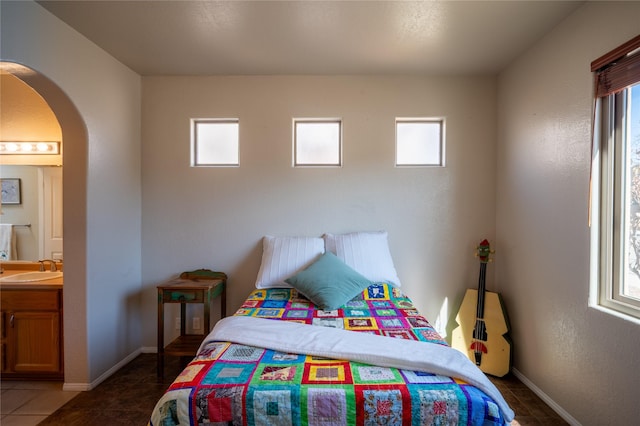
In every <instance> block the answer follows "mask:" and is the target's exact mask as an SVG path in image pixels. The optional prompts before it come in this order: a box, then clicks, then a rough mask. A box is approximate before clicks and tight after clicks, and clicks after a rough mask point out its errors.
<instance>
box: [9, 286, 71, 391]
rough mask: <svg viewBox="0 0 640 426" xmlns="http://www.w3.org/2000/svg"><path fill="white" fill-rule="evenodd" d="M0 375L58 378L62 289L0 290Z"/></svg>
mask: <svg viewBox="0 0 640 426" xmlns="http://www.w3.org/2000/svg"><path fill="white" fill-rule="evenodd" d="M0 300H1V303H0V304H1V309H0V311H1V312H0V322H1V324H0V327H1V332H2V343H1V344H2V350H1V351H0V357H1V360H0V368H1V370H2V378H3V379H10V378H15V379H29V378H35V379H62V378H63V360H62V289H60V288H55V287H54V288H51V289H29V288H25V289H19V290H5V289H3V290H2V292H1V293H0Z"/></svg>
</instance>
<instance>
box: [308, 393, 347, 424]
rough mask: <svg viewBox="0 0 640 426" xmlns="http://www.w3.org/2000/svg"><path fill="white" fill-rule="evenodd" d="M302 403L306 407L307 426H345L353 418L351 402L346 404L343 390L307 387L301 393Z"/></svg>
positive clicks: (345, 395) (345, 394)
mask: <svg viewBox="0 0 640 426" xmlns="http://www.w3.org/2000/svg"><path fill="white" fill-rule="evenodd" d="M302 399H303V403H304V402H305V401H306V403H307V406H306V410H304V412H306V413H307V422H308V424H309V426H346V425H347V424H348V419H349V418H353V414H351V415H349V414H350V413H353V412H354V408H353V401H351V404H349V403H348V402H347V392H346V390H345V389H343V388H335V387H317V388H315V387H309V388H304V389H303V391H302Z"/></svg>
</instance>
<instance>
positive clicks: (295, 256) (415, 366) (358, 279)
mask: <svg viewBox="0 0 640 426" xmlns="http://www.w3.org/2000/svg"><path fill="white" fill-rule="evenodd" d="M383 277H384V278H383ZM512 419H513V411H512V410H511V409H510V408H509V406H508V405H507V403H506V402H505V401H504V399H503V398H502V395H500V392H499V391H498V390H497V389H496V388H495V386H493V385H492V384H491V382H490V381H489V380H488V379H487V378H486V376H484V374H483V373H482V372H480V370H479V369H478V368H477V367H476V366H475V365H474V364H473V363H471V362H470V361H469V360H468V359H467V358H466V357H464V355H462V354H461V353H460V352H458V351H455V350H454V349H452V348H450V347H449V346H448V345H447V344H446V342H445V341H444V340H443V339H442V338H441V337H440V335H439V334H438V333H437V332H436V331H435V329H434V328H433V327H432V326H431V325H430V324H429V322H428V321H427V320H426V319H425V317H424V316H422V315H421V314H420V313H419V312H418V311H417V310H416V308H415V307H414V305H413V303H412V301H411V299H410V298H409V297H407V295H405V294H404V293H403V292H402V289H401V284H400V280H399V278H398V277H397V274H396V273H395V268H394V267H393V262H392V260H391V256H390V253H389V250H388V246H387V234H386V232H367V233H351V234H341V235H333V234H326V235H324V236H323V237H322V238H307V237H265V238H264V239H263V257H262V263H261V267H260V271H259V274H258V279H257V281H256V289H255V290H254V291H252V292H251V293H250V294H249V295H248V297H247V298H246V300H245V301H244V303H243V304H242V306H241V307H240V308H239V309H238V310H237V311H236V312H235V314H234V315H233V316H231V317H228V318H225V319H222V320H221V321H219V322H218V323H217V324H216V326H215V327H214V329H213V330H212V332H211V333H210V334H209V335H208V336H207V337H206V338H205V339H204V341H203V343H202V345H201V346H200V349H199V350H198V353H197V355H196V357H195V358H194V359H193V360H192V361H191V362H190V363H189V364H188V365H187V366H186V368H185V369H184V370H183V371H182V372H181V373H180V374H179V376H178V377H177V378H176V379H175V381H174V382H173V383H172V384H171V385H170V386H169V388H168V389H167V391H166V392H165V394H164V396H163V397H162V398H161V399H160V400H159V401H158V403H157V404H156V407H155V408H154V410H153V413H152V415H151V419H150V421H149V424H150V425H151V426H160V425H173V424H180V425H187V424H188V425H223V424H225V425H227V424H232V425H250V426H251V425H318V426H334V425H445V424H446V425H502V424H507V423H509V422H510V421H511V420H512Z"/></svg>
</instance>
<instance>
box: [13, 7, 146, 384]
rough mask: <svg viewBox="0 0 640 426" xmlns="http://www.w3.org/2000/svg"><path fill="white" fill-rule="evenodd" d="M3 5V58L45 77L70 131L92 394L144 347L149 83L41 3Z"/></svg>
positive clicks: (77, 374)
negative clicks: (143, 120) (144, 89)
mask: <svg viewBox="0 0 640 426" xmlns="http://www.w3.org/2000/svg"><path fill="white" fill-rule="evenodd" d="M1 8H2V9H1V15H2V27H1V29H2V45H1V50H0V52H1V53H0V54H1V55H2V57H1V59H2V60H3V61H9V62H15V63H18V64H22V65H25V66H27V67H29V68H31V69H33V70H35V71H36V72H37V73H36V74H33V73H31V74H30V73H27V74H26V75H25V77H24V78H26V79H27V80H29V82H30V83H31V84H30V85H32V87H34V85H36V86H38V88H36V87H34V88H35V89H36V91H38V92H39V93H40V94H41V95H42V96H43V97H44V99H45V100H47V102H48V103H49V104H50V106H51V108H52V109H53V111H54V112H55V113H56V115H57V118H58V120H59V122H60V127H61V128H62V134H63V138H64V145H65V152H64V159H63V162H64V226H65V227H64V244H65V289H64V304H65V306H64V333H65V354H64V355H65V385H69V386H72V387H78V388H83V387H86V386H89V385H90V384H91V383H92V382H95V381H96V380H98V379H99V378H100V377H101V376H102V375H103V374H104V373H105V372H106V371H107V370H109V369H110V368H112V367H113V366H114V365H115V364H117V363H118V362H120V361H122V360H123V359H124V358H125V357H127V356H128V355H130V354H132V353H134V352H135V351H137V350H138V349H139V347H140V339H141V337H140V336H141V335H140V329H139V327H138V325H139V323H140V311H139V306H140V281H141V266H140V265H141V260H140V259H141V257H140V249H141V239H140V229H141V192H140V191H141V183H140V76H139V75H137V74H136V73H134V72H133V71H131V70H130V69H128V68H126V67H125V66H123V65H122V64H121V63H120V62H117V61H116V60H114V59H113V57H111V56H110V55H108V54H107V53H105V52H104V51H103V50H101V49H99V48H97V47H96V46H95V45H94V44H93V43H91V42H89V41H88V40H87V39H86V38H85V37H83V36H81V35H80V34H79V33H77V32H76V31H74V30H72V29H70V28H69V27H68V26H67V25H66V24H64V23H63V22H62V21H60V20H59V19H57V18H55V17H53V16H52V15H51V14H50V13H49V12H47V11H46V10H45V9H43V8H42V7H41V6H39V5H38V4H36V3H34V2H31V1H27V2H2V4H1ZM38 89H40V90H38ZM61 105H63V106H64V108H62V107H61ZM74 106H75V109H74ZM69 112H71V113H69ZM74 113H75V114H76V115H77V114H78V113H79V117H80V118H79V119H77V118H75V117H71V118H70V115H71V116H73V115H74ZM84 126H86V127H84ZM83 136H84V139H83Z"/></svg>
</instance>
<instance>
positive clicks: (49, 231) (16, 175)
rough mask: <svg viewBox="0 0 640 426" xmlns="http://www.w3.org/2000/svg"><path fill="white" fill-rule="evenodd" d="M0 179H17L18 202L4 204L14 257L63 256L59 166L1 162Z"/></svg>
mask: <svg viewBox="0 0 640 426" xmlns="http://www.w3.org/2000/svg"><path fill="white" fill-rule="evenodd" d="M0 178H2V179H3V180H5V179H11V180H12V181H14V180H15V179H17V180H18V182H19V187H18V190H19V198H20V203H19V204H3V205H2V217H1V219H0V222H1V223H7V224H11V225H13V232H14V233H15V238H16V249H17V250H16V253H17V258H16V259H12V260H29V261H34V260H38V259H62V258H63V252H62V167H55V166H17V165H4V164H3V165H2V166H1V167H0Z"/></svg>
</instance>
